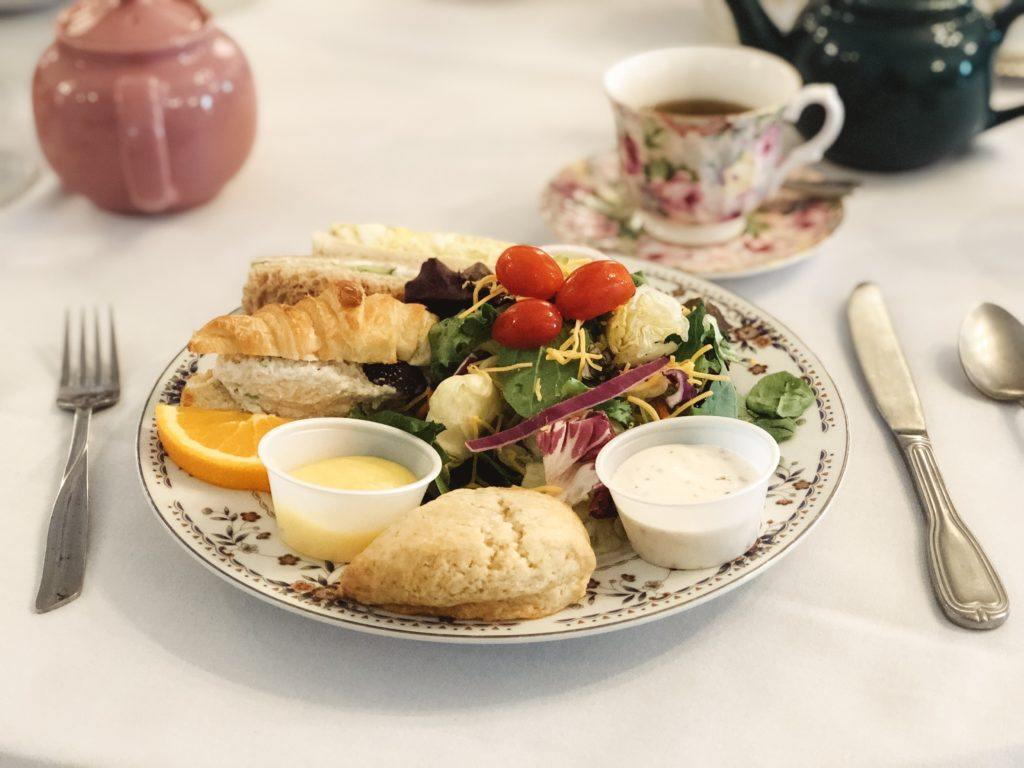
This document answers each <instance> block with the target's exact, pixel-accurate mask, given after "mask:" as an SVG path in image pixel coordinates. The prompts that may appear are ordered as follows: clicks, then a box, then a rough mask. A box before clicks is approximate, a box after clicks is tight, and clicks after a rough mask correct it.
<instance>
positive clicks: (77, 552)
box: [36, 309, 121, 613]
mask: <svg viewBox="0 0 1024 768" xmlns="http://www.w3.org/2000/svg"><path fill="white" fill-rule="evenodd" d="M108 317H109V326H110V329H109V341H108V343H107V347H108V349H107V355H106V359H105V360H104V355H103V352H102V348H103V345H102V343H101V338H100V316H99V312H97V311H95V310H93V312H92V329H93V343H92V348H93V350H92V352H93V354H92V358H93V361H92V365H91V366H90V364H89V361H88V352H87V344H86V337H87V334H88V331H87V330H86V326H87V323H86V313H85V310H84V309H83V310H82V311H81V313H80V322H79V333H78V349H77V354H74V353H73V352H72V350H71V313H70V312H65V313H64V352H63V354H62V362H61V369H60V386H59V388H58V389H57V407H58V408H60V409H62V410H65V411H73V412H74V414H75V421H74V426H73V427H72V433H71V450H70V451H69V452H68V462H67V465H66V466H65V467H64V476H63V477H62V478H61V481H60V489H59V490H58V491H57V499H56V501H54V503H53V512H51V513H50V529H49V531H48V533H47V534H46V555H45V559H44V560H43V577H42V579H41V580H40V583H39V592H38V594H36V611H37V612H39V613H45V612H46V611H52V610H53V609H54V608H59V607H60V606H62V605H64V604H65V603H70V602H71V601H72V600H74V599H75V598H76V597H78V596H79V595H80V594H81V593H82V582H83V580H84V578H85V554H86V549H87V546H88V541H89V461H88V458H89V421H90V419H91V418H92V412H93V411H100V410H103V409H104V408H109V407H110V406H111V405H113V404H114V403H116V402H117V400H118V398H119V397H120V396H121V374H120V371H119V369H118V362H117V341H116V339H115V336H114V312H113V310H112V309H111V310H108ZM75 359H77V365H76V364H75V362H74V360H75Z"/></svg>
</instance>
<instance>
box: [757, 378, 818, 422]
mask: <svg viewBox="0 0 1024 768" xmlns="http://www.w3.org/2000/svg"><path fill="white" fill-rule="evenodd" d="M813 402H814V392H813V391H812V390H811V387H810V385H809V384H808V383H807V382H806V381H804V380H803V379H798V378H797V377H796V376H794V375H793V374H791V373H790V372H789V371H779V372H778V373H772V374H769V375H768V376H765V377H764V378H763V379H761V380H760V381H758V382H757V383H756V384H755V385H754V386H753V388H752V389H751V390H750V392H749V393H748V394H747V403H746V405H747V410H748V411H750V412H751V413H754V414H757V415H759V416H766V417H769V418H775V417H779V418H791V419H793V418H796V417H797V416H799V415H800V414H802V413H803V412H804V411H806V410H807V408H808V407H809V406H810V405H811V404H812V403H813Z"/></svg>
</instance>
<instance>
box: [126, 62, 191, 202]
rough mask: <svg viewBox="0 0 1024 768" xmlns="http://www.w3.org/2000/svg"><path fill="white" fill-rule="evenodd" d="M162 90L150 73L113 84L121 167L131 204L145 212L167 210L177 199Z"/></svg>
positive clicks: (161, 84)
mask: <svg viewBox="0 0 1024 768" xmlns="http://www.w3.org/2000/svg"><path fill="white" fill-rule="evenodd" d="M163 93H164V84H163V83H161V82H160V81H159V80H158V79H157V78H155V77H152V76H150V75H124V76H122V77H120V78H118V80H117V83H116V84H115V86H114V103H115V105H116V114H117V139H118V147H119V152H120V156H121V170H122V172H123V173H124V179H125V184H126V186H127V187H128V197H129V199H130V200H131V203H132V205H133V206H135V207H136V208H137V209H138V210H140V211H142V212H144V213H159V212H160V211H165V210H167V209H168V208H170V207H171V206H172V205H173V204H174V203H175V202H177V200H178V190H177V189H175V187H174V183H173V181H172V180H171V160H170V153H169V152H168V148H167V130H166V127H165V125H164V108H163V103H162V97H163Z"/></svg>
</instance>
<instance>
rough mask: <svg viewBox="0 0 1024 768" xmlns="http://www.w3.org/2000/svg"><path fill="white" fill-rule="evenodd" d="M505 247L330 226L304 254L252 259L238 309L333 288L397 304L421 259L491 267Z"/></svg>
mask: <svg viewBox="0 0 1024 768" xmlns="http://www.w3.org/2000/svg"><path fill="white" fill-rule="evenodd" d="M509 245H510V243H504V242H501V241H500V240H492V239H490V238H486V237H476V236H473V235H460V234H452V233H438V232H414V231H412V230H409V229H405V228H403V227H389V226H385V225H383V224H335V225H334V226H332V227H331V228H330V229H329V230H328V231H327V232H315V233H314V234H313V249H312V254H311V255H309V256H279V257H271V258H261V259H256V260H255V261H253V263H252V266H251V267H250V269H249V275H248V278H247V279H246V282H245V287H244V288H243V292H242V308H243V309H244V310H245V311H246V312H249V313H252V312H255V311H256V310H257V309H259V308H260V307H262V306H263V305H265V304H294V303H296V302H298V301H300V300H301V299H303V298H305V297H306V296H315V295H316V294H318V293H321V292H322V291H324V290H325V289H327V288H328V287H332V286H333V287H336V288H339V289H342V290H346V291H349V292H357V291H361V292H362V293H364V294H377V293H383V294H389V295H391V296H394V297H395V298H396V299H399V300H401V299H402V298H404V295H405V284H406V283H407V282H408V281H410V280H412V279H413V278H415V277H416V276H417V274H419V272H420V268H421V267H422V265H423V263H424V262H425V261H428V260H430V259H437V260H438V261H440V262H441V263H442V264H444V265H445V266H446V267H448V268H449V269H452V270H454V271H456V272H460V271H462V270H465V269H468V268H470V267H472V266H474V265H476V264H483V265H484V266H486V267H487V268H488V269H493V268H494V262H495V261H496V260H497V258H498V256H500V255H501V252H502V251H504V250H505V249H506V248H507V247H508V246H509Z"/></svg>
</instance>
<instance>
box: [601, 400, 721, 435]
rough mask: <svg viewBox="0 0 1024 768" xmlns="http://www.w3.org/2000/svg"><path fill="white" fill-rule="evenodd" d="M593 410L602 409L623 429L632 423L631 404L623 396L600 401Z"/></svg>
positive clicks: (629, 426)
mask: <svg viewBox="0 0 1024 768" xmlns="http://www.w3.org/2000/svg"><path fill="white" fill-rule="evenodd" d="M708 399H710V398H708ZM594 410H595V411H603V412H604V413H605V414H606V415H607V416H608V418H609V419H611V420H612V421H614V422H615V423H616V424H618V425H619V426H621V427H622V428H623V429H629V428H631V427H632V426H633V424H634V419H633V406H631V405H630V404H629V403H628V402H627V401H626V399H625V398H622V397H613V398H612V399H611V400H609V401H608V402H605V403H601V404H600V405H599V406H597V407H596V408H595V409H594Z"/></svg>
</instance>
